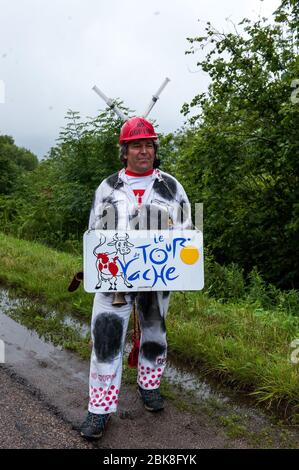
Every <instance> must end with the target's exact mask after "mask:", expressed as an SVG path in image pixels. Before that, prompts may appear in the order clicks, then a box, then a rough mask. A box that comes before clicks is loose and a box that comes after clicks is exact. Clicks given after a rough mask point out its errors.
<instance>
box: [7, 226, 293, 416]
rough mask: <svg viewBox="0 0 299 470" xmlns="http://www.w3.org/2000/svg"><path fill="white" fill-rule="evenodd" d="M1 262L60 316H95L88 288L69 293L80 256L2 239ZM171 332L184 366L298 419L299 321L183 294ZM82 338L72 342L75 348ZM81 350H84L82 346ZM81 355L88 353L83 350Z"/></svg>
mask: <svg viewBox="0 0 299 470" xmlns="http://www.w3.org/2000/svg"><path fill="white" fill-rule="evenodd" d="M0 260H1V261H0V281H1V282H2V283H4V284H5V285H7V286H10V287H13V288H14V290H17V292H18V293H22V294H26V295H27V296H29V297H30V298H31V299H32V298H37V299H39V300H41V301H42V302H44V304H45V305H47V306H50V307H54V308H55V309H57V310H58V311H59V312H68V313H72V314H75V315H77V316H78V315H80V317H81V318H82V319H84V320H85V321H88V320H89V319H90V315H91V305H92V297H93V296H91V295H89V294H87V293H85V292H84V291H83V289H82V288H80V289H78V291H76V292H75V293H72V294H70V293H69V292H68V291H67V286H68V284H69V282H70V280H71V278H72V276H73V274H74V273H75V272H76V271H78V270H80V268H81V266H82V260H81V259H80V258H78V257H74V256H73V255H70V254H67V253H61V252H57V251H55V250H53V249H50V248H47V247H45V246H44V245H41V244H37V243H32V242H28V241H24V240H19V239H15V238H13V237H10V236H6V235H3V234H0ZM33 316H34V318H35V320H34V328H37V327H38V324H39V325H40V329H44V334H46V333H45V331H50V330H51V331H52V333H53V331H57V334H58V331H59V329H60V327H61V326H62V325H60V324H55V322H54V324H52V323H51V320H50V319H49V317H42V315H40V318H37V317H39V315H34V314H33V313H32V312H31V313H30V312H28V315H27V322H29V323H30V318H31V317H33ZM65 328H67V327H65ZM167 328H168V343H169V348H171V350H172V351H173V352H175V353H176V354H177V355H178V356H179V357H180V358H182V359H184V361H189V362H190V363H192V364H197V366H198V368H200V369H201V371H203V372H205V373H207V374H212V375H214V376H215V375H216V376H218V377H219V378H221V380H223V381H224V382H226V383H230V384H232V385H234V386H235V387H238V388H242V389H243V390H246V391H247V392H248V393H250V394H251V395H252V396H253V397H255V398H256V400H257V401H259V402H260V403H263V404H264V405H266V406H267V407H273V406H276V407H280V408H281V407H283V408H284V409H285V410H286V411H287V410H288V409H290V410H292V413H293V419H294V420H295V421H296V420H298V419H299V415H298V413H297V412H298V411H299V380H298V379H299V365H298V364H294V363H292V362H291V353H292V349H291V347H290V344H291V341H293V340H294V339H298V338H299V319H298V317H296V316H292V315H290V314H289V313H287V312H286V311H284V310H282V309H280V310H279V309H276V310H264V309H262V308H258V307H257V306H256V305H254V304H246V303H245V302H243V303H239V304H236V303H235V304H221V303H219V302H217V301H215V300H212V299H210V298H208V297H207V296H206V295H205V294H204V293H200V292H196V293H175V294H174V295H173V296H172V301H171V306H170V312H169V315H168V320H167ZM63 331H64V333H65V335H66V337H67V336H68V332H67V330H65V329H64V330H63ZM71 334H72V333H71V332H69V336H71ZM87 339H88V338H86V340H85V342H87ZM76 341H77V340H76V339H74V338H72V339H71V340H70V345H71V346H72V345H74V344H76ZM78 341H79V343H80V341H81V339H80V340H78ZM66 343H67V342H66ZM76 348H77V350H78V351H79V352H80V350H81V346H80V345H78V346H74V348H73V349H75V350H76ZM84 351H85V352H84ZM81 355H82V356H85V355H87V350H86V349H84V348H83V350H81ZM129 375H130V373H129ZM128 380H129V378H128Z"/></svg>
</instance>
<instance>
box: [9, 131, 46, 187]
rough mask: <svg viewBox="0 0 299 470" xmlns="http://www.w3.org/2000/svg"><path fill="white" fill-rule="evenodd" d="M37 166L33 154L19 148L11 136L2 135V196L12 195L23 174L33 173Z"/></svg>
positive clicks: (36, 160)
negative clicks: (26, 172) (25, 172)
mask: <svg viewBox="0 0 299 470" xmlns="http://www.w3.org/2000/svg"><path fill="white" fill-rule="evenodd" d="M37 165H38V159H37V157H36V156H35V155H34V154H33V153H32V152H30V151H29V150H26V149H24V148H20V147H17V146H16V145H15V143H14V139H13V138H12V137H11V136H8V135H0V194H10V193H11V192H12V191H13V190H14V189H15V187H16V186H17V182H18V178H19V177H20V175H21V174H22V172H24V171H32V170H34V168H36V167H37Z"/></svg>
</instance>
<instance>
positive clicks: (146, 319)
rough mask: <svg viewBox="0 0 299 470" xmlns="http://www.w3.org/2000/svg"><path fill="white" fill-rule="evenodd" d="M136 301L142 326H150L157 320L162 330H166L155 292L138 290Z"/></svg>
mask: <svg viewBox="0 0 299 470" xmlns="http://www.w3.org/2000/svg"><path fill="white" fill-rule="evenodd" d="M136 303H137V312H138V314H139V318H140V324H141V326H142V328H150V327H151V326H154V325H155V324H157V322H158V323H159V324H160V327H161V329H162V331H163V332H165V331H166V329H165V321H164V318H163V317H162V315H161V314H160V309H159V304H158V299H157V292H139V293H138V295H137V298H136Z"/></svg>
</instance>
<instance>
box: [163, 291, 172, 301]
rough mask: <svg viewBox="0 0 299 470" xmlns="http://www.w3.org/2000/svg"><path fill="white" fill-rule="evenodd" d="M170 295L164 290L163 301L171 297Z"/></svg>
mask: <svg viewBox="0 0 299 470" xmlns="http://www.w3.org/2000/svg"><path fill="white" fill-rule="evenodd" d="M169 294H170V292H169V290H164V291H163V299H166V298H167V297H169Z"/></svg>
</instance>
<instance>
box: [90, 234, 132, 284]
mask: <svg viewBox="0 0 299 470" xmlns="http://www.w3.org/2000/svg"><path fill="white" fill-rule="evenodd" d="M128 238H129V235H128V234H127V233H126V234H125V235H120V236H119V235H118V233H116V234H115V235H114V237H113V239H112V241H111V242H109V243H107V246H114V247H115V251H112V252H110V253H109V252H107V251H105V252H104V251H102V250H99V248H100V247H101V246H103V245H104V244H105V242H106V237H105V236H104V235H103V234H101V236H100V243H99V244H98V245H97V246H96V247H95V248H94V250H93V254H94V256H95V257H96V258H97V260H96V268H97V273H98V283H97V285H96V286H95V288H96V289H100V288H101V286H102V282H103V281H104V282H106V281H109V283H110V287H109V290H117V287H116V285H117V278H118V277H121V278H122V279H123V281H124V283H125V285H126V287H129V288H130V287H133V285H132V284H130V283H129V282H128V280H127V276H126V275H125V274H124V273H123V272H122V271H120V269H119V266H118V264H117V260H118V259H119V257H120V256H121V257H122V258H123V265H125V264H126V263H125V255H128V254H129V253H130V252H131V249H130V248H129V247H131V246H134V245H133V244H132V243H130V242H129V241H128Z"/></svg>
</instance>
